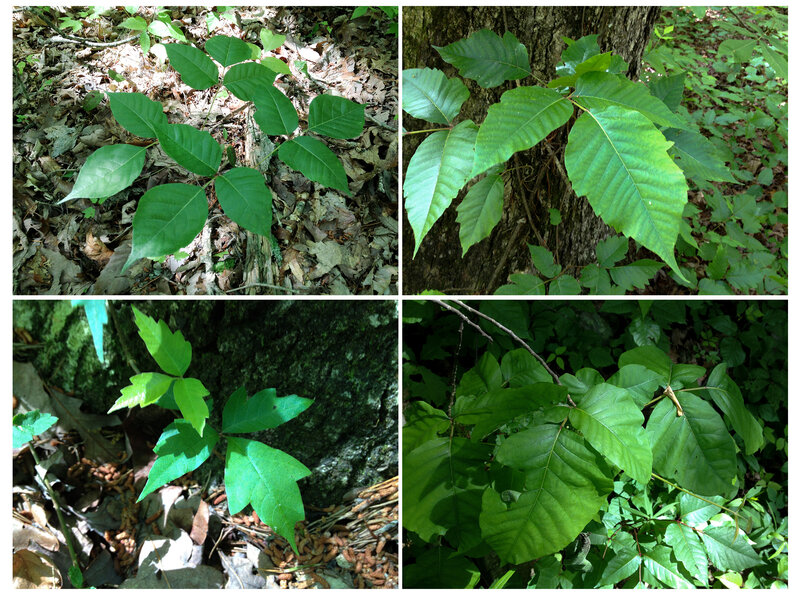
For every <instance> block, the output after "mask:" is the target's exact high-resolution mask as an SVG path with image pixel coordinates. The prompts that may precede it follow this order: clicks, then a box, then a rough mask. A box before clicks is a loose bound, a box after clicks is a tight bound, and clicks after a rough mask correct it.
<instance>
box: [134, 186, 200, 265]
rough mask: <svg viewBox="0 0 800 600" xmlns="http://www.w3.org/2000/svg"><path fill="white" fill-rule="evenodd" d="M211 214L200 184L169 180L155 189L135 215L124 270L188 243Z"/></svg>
mask: <svg viewBox="0 0 800 600" xmlns="http://www.w3.org/2000/svg"><path fill="white" fill-rule="evenodd" d="M207 217H208V204H207V200H206V194H205V191H204V190H203V188H201V187H200V186H197V185H187V184H185V183H166V184H164V185H157V186H156V187H154V188H151V189H150V190H148V191H147V192H146V193H145V194H144V196H142V198H141V200H139V207H138V208H137V209H136V214H135V215H134V217H133V243H132V246H131V253H130V256H129V257H128V260H127V261H126V262H125V266H123V267H122V272H123V273H124V272H125V271H126V270H127V269H128V267H130V266H131V265H132V264H133V263H135V262H136V261H137V260H139V259H140V258H145V257H149V258H156V257H159V256H164V255H165V254H171V253H173V252H177V251H178V250H180V249H181V248H183V247H184V246H187V245H188V244H189V243H190V242H191V241H192V240H193V239H194V238H195V236H196V235H197V234H198V233H200V231H201V230H202V229H203V226H204V225H205V223H206V218H207Z"/></svg>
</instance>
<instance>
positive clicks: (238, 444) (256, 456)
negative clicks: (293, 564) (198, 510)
mask: <svg viewBox="0 0 800 600" xmlns="http://www.w3.org/2000/svg"><path fill="white" fill-rule="evenodd" d="M309 475H311V471H309V470H308V469H307V468H306V467H305V465H303V464H302V463H301V462H300V461H298V460H297V459H296V458H293V457H291V456H289V455H288V454H286V453H285V452H281V451H280V450H277V449H275V448H270V447H269V446H267V445H266V444H262V443H261V442H256V441H255V440H245V439H242V438H237V437H229V438H228V452H227V455H226V458H225V492H226V493H227V495H228V509H229V510H230V512H231V514H236V513H238V512H241V511H242V510H244V508H245V507H246V506H247V505H248V504H250V505H251V506H252V507H253V509H254V510H255V511H256V514H257V515H258V518H259V519H261V520H262V521H263V522H264V523H265V524H267V525H269V526H270V527H272V529H274V530H275V531H276V532H277V533H278V534H279V535H282V536H283V537H284V538H286V539H287V540H288V541H289V543H290V544H291V545H292V549H293V550H294V551H295V554H297V545H296V543H295V537H294V526H295V523H297V522H298V521H302V520H303V519H305V510H304V509H303V500H302V498H301V497H300V489H299V488H298V487H297V481H298V480H300V479H302V478H303V477H308V476H309Z"/></svg>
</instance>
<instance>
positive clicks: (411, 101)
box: [403, 68, 469, 125]
mask: <svg viewBox="0 0 800 600" xmlns="http://www.w3.org/2000/svg"><path fill="white" fill-rule="evenodd" d="M467 98H469V90H468V89H467V86H465V85H464V84H463V83H461V80H459V79H456V78H455V77H454V78H452V79H449V78H448V77H447V75H445V74H444V73H442V72H441V71H440V70H439V69H428V68H425V69H405V70H403V110H404V111H406V112H407V113H408V114H409V115H411V116H412V117H414V118H417V119H423V120H425V121H428V122H430V123H438V124H440V125H448V124H449V123H450V122H451V121H452V120H453V119H454V118H455V117H456V116H457V115H458V113H459V112H460V111H461V105H462V104H464V101H465V100H466V99H467Z"/></svg>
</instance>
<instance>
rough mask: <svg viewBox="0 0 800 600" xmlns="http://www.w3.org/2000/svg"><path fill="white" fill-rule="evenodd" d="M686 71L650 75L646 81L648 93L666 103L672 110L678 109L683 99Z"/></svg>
mask: <svg viewBox="0 0 800 600" xmlns="http://www.w3.org/2000/svg"><path fill="white" fill-rule="evenodd" d="M684 79H686V73H678V74H677V75H671V76H669V77H657V76H655V75H653V76H651V78H650V80H649V81H648V82H647V87H648V88H649V89H650V93H651V94H652V95H653V96H655V97H656V98H658V99H659V100H661V101H662V102H663V103H664V104H666V105H667V108H668V109H670V110H671V111H672V112H675V111H676V110H678V107H679V106H680V105H681V100H683V81H684Z"/></svg>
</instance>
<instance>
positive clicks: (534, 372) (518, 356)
mask: <svg viewBox="0 0 800 600" xmlns="http://www.w3.org/2000/svg"><path fill="white" fill-rule="evenodd" d="M490 356H491V355H490ZM500 370H501V372H502V374H503V380H504V381H507V382H508V387H510V388H515V387H523V386H526V385H531V384H534V383H539V382H542V383H550V382H552V380H553V378H552V376H551V375H550V373H548V372H547V370H546V369H545V368H544V367H543V366H542V363H540V362H539V361H538V360H536V359H535V358H534V357H533V356H532V355H531V353H530V352H528V351H527V350H525V349H523V348H517V349H516V350H511V351H510V352H506V353H505V354H503V357H502V358H501V359H500Z"/></svg>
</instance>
